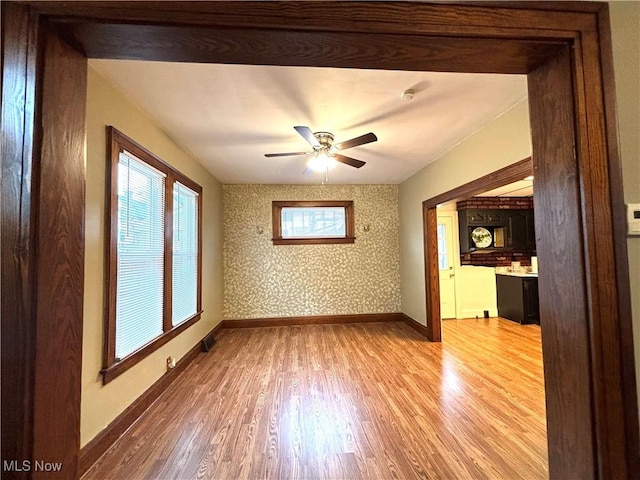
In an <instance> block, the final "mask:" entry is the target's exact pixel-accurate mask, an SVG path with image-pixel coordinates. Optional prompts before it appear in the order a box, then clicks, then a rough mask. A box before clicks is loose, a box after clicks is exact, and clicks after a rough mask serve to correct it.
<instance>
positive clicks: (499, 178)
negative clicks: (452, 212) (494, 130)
mask: <svg viewBox="0 0 640 480" xmlns="http://www.w3.org/2000/svg"><path fill="white" fill-rule="evenodd" d="M529 175H533V161H532V160H531V157H527V158H525V159H523V160H520V161H519V162H516V163H513V164H511V165H508V166H506V167H504V168H501V169H500V170H496V171H495V172H492V173H489V174H487V175H485V176H483V177H480V178H478V179H476V180H473V181H471V182H468V183H465V184H464V185H460V186H459V187H456V188H454V189H452V190H449V191H448V192H444V193H441V194H440V195H436V196H435V197H431V198H428V199H427V200H425V201H424V202H422V205H423V206H424V207H425V208H435V207H437V206H438V205H441V204H443V203H447V202H450V201H451V200H455V199H464V198H469V197H474V196H476V195H477V194H479V193H483V192H486V191H488V190H493V189H494V188H498V187H502V186H503V185H507V184H509V183H513V182H517V181H518V180H522V179H523V178H525V177H528V176H529Z"/></svg>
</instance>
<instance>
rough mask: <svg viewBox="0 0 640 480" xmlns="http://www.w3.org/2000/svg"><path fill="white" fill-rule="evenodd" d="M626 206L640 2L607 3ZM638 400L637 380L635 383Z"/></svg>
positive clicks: (637, 188)
mask: <svg viewBox="0 0 640 480" xmlns="http://www.w3.org/2000/svg"><path fill="white" fill-rule="evenodd" d="M609 12H610V15H611V36H612V41H613V63H614V65H613V67H614V70H615V75H616V95H617V97H618V122H619V123H618V130H619V134H620V158H621V160H622V175H623V189H624V201H625V203H632V202H633V203H640V54H639V53H638V51H639V49H640V3H639V2H635V1H633V2H620V1H616V2H610V3H609ZM627 246H628V251H629V274H630V279H631V299H632V308H633V321H634V333H635V335H634V341H635V350H636V372H640V293H639V292H640V237H632V238H631V237H630V238H629V239H628V240H627ZM638 400H639V401H640V381H638Z"/></svg>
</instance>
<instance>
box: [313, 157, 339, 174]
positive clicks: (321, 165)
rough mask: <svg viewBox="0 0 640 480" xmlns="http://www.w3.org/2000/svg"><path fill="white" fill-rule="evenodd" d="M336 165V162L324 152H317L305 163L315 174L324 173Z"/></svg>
mask: <svg viewBox="0 0 640 480" xmlns="http://www.w3.org/2000/svg"><path fill="white" fill-rule="evenodd" d="M337 164H338V162H336V161H335V160H334V159H333V158H331V157H330V156H329V155H327V154H326V153H325V152H318V153H317V154H316V155H314V156H312V157H311V158H310V159H309V161H308V162H307V167H309V168H310V169H311V170H313V171H315V172H324V171H326V170H331V169H332V168H334V167H335V166H336V165H337Z"/></svg>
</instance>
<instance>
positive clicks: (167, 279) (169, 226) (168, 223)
mask: <svg viewBox="0 0 640 480" xmlns="http://www.w3.org/2000/svg"><path fill="white" fill-rule="evenodd" d="M174 182H175V179H174V177H173V175H172V174H171V172H168V173H167V177H166V179H165V184H164V265H163V268H164V303H163V305H162V330H163V331H164V332H168V331H170V330H171V329H172V328H173V318H172V308H173V183H174ZM200 227H201V225H198V228H200Z"/></svg>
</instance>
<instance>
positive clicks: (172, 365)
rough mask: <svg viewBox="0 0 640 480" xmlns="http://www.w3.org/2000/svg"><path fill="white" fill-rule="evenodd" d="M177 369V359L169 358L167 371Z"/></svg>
mask: <svg viewBox="0 0 640 480" xmlns="http://www.w3.org/2000/svg"><path fill="white" fill-rule="evenodd" d="M172 368H176V357H167V370H171V369H172Z"/></svg>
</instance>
